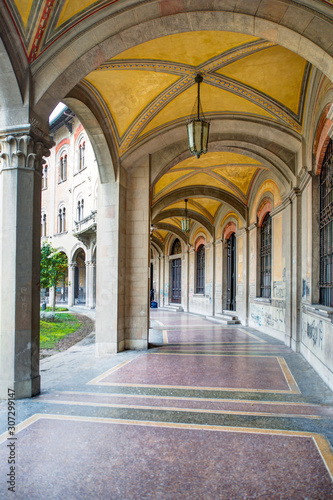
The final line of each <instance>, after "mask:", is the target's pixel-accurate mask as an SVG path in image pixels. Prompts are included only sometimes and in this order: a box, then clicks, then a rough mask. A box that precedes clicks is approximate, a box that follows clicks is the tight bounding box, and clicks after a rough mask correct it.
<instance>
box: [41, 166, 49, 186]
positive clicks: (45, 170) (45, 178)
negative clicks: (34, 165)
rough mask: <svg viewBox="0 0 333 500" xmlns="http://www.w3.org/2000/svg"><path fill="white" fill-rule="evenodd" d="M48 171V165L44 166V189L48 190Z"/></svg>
mask: <svg viewBox="0 0 333 500" xmlns="http://www.w3.org/2000/svg"><path fill="white" fill-rule="evenodd" d="M47 170H48V167H47V165H44V166H43V169H42V189H46V188H47Z"/></svg>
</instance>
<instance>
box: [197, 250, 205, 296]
mask: <svg viewBox="0 0 333 500" xmlns="http://www.w3.org/2000/svg"><path fill="white" fill-rule="evenodd" d="M195 292H196V293H205V245H200V246H199V248H198V250H197V275H196V289H195Z"/></svg>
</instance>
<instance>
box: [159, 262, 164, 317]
mask: <svg viewBox="0 0 333 500" xmlns="http://www.w3.org/2000/svg"><path fill="white" fill-rule="evenodd" d="M164 260H165V258H164V255H162V256H160V257H159V261H160V266H159V268H160V289H159V298H160V302H159V306H160V307H163V306H164V305H165V302H164V273H165V271H164V265H165V263H164Z"/></svg>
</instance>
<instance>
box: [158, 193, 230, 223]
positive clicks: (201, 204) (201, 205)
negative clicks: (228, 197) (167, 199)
mask: <svg viewBox="0 0 333 500" xmlns="http://www.w3.org/2000/svg"><path fill="white" fill-rule="evenodd" d="M221 206H222V203H221V202H219V201H217V200H213V199H211V198H190V199H189V200H188V205H187V207H188V209H189V210H193V211H195V212H198V213H200V214H202V215H204V216H206V217H207V215H208V216H210V217H209V218H210V219H211V220H213V219H214V217H215V215H216V212H217V211H218V209H219V208H220V207H221ZM173 208H181V209H182V210H184V209H185V203H184V201H180V202H177V203H171V204H170V205H168V206H167V207H166V208H165V209H164V211H165V210H172V209H173Z"/></svg>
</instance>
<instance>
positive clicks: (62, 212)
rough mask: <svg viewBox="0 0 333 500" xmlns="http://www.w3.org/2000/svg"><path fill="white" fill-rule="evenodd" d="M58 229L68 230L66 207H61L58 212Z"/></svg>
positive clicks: (61, 231) (61, 230) (62, 231)
mask: <svg viewBox="0 0 333 500" xmlns="http://www.w3.org/2000/svg"><path fill="white" fill-rule="evenodd" d="M58 231H59V233H64V232H65V231H66V208H65V207H61V208H59V212H58Z"/></svg>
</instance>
